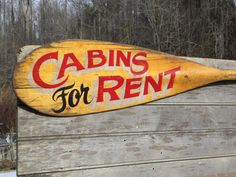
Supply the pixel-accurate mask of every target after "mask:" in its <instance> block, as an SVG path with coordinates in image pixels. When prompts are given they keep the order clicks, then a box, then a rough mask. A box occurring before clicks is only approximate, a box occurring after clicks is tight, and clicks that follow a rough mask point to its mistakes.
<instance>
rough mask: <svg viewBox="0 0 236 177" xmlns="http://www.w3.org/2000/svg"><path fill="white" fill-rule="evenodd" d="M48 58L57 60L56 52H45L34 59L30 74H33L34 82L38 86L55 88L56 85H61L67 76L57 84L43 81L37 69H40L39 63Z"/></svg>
mask: <svg viewBox="0 0 236 177" xmlns="http://www.w3.org/2000/svg"><path fill="white" fill-rule="evenodd" d="M49 59H54V60H58V52H51V53H47V54H45V55H43V56H42V57H40V58H39V59H38V60H37V61H36V63H35V65H34V67H33V71H32V72H33V73H32V75H33V80H34V82H35V83H36V84H37V85H38V86H40V87H43V88H48V89H51V88H56V87H59V86H61V85H63V84H64V83H65V82H66V81H67V79H68V76H67V78H65V79H64V80H63V81H61V82H59V83H57V84H48V83H46V82H44V81H43V80H42V79H41V77H40V74H39V70H40V67H41V65H42V64H43V63H44V62H45V61H47V60H49Z"/></svg>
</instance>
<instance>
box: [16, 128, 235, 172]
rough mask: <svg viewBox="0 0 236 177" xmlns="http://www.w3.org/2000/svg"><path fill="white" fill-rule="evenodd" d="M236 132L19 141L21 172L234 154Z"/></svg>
mask: <svg viewBox="0 0 236 177" xmlns="http://www.w3.org/2000/svg"><path fill="white" fill-rule="evenodd" d="M235 135H236V131H224V132H212V133H192V134H191V133H189V134H186V133H184V134H181V133H178V134H169V135H168V134H153V133H150V134H144V135H132V136H127V135H125V136H107V137H89V138H80V137H75V138H68V137H66V138H65V139H63V138H60V139H59V138H57V137H55V138H54V139H42V140H35V141H33V140H32V141H20V142H19V143H18V172H19V173H20V174H27V173H40V172H50V171H57V170H67V169H71V168H74V169H81V168H87V167H89V166H93V167H94V168H99V166H100V165H102V166H106V165H113V166H116V165H121V164H125V165H129V164H130V165H132V164H133V163H135V162H142V163H150V161H156V162H158V161H161V160H164V159H165V160H168V161H171V160H176V159H181V158H188V159H191V158H196V157H197V158H203V157H206V158H210V157H214V156H217V155H229V154H233V155H235V154H236V148H235V144H236V136H235Z"/></svg>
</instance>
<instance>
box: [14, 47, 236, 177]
mask: <svg viewBox="0 0 236 177" xmlns="http://www.w3.org/2000/svg"><path fill="white" fill-rule="evenodd" d="M35 47H39V46H33V47H28V48H25V49H23V51H25V54H27V53H29V52H30V51H31V49H33V48H35ZM23 54H24V52H23ZM22 57H24V56H23V55H22V54H21V56H19V57H18V58H22ZM187 59H189V60H193V61H195V62H196V61H197V62H199V63H202V64H205V65H208V66H213V67H216V68H220V69H236V62H235V61H227V62H225V61H224V60H214V59H213V60H212V59H211V60H208V59H199V58H187ZM227 83H228V84H227ZM227 83H225V85H212V86H207V87H203V88H200V89H197V90H192V91H189V92H187V93H184V94H180V95H177V96H175V97H170V98H166V99H163V100H159V101H156V102H151V103H148V104H145V105H141V106H137V107H132V108H127V109H123V110H117V111H111V112H104V113H99V114H91V115H85V116H79V117H71V118H68V117H67V118H63V117H60V118H59V117H48V116H45V115H40V114H38V113H35V112H32V110H30V109H28V108H25V107H24V106H22V107H20V108H18V147H17V148H18V175H19V176H20V177H39V176H43V177H45V176H46V177H100V176H103V177H120V176H123V177H132V176H134V177H154V176H155V177H215V176H217V177H235V176H236V168H235V166H236V84H235V82H227Z"/></svg>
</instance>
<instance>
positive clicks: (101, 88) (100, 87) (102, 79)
mask: <svg viewBox="0 0 236 177" xmlns="http://www.w3.org/2000/svg"><path fill="white" fill-rule="evenodd" d="M107 81H116V82H117V84H116V85H115V86H113V87H110V88H105V82H107ZM123 83H124V79H123V78H122V77H121V76H100V77H98V96H97V102H103V95H104V93H105V92H107V93H109V94H110V101H112V100H119V99H120V98H119V96H118V95H117V93H116V90H117V89H118V88H120V87H121V86H122V84H123Z"/></svg>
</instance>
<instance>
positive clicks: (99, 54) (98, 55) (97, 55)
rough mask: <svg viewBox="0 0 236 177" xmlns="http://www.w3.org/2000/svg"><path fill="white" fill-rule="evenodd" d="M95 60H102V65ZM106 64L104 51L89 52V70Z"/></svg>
mask: <svg viewBox="0 0 236 177" xmlns="http://www.w3.org/2000/svg"><path fill="white" fill-rule="evenodd" d="M95 58H100V59H101V61H100V63H96V64H95V63H94V59H95ZM105 63H106V57H105V56H104V55H103V52H102V50H88V68H95V67H99V66H102V65H104V64H105Z"/></svg>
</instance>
